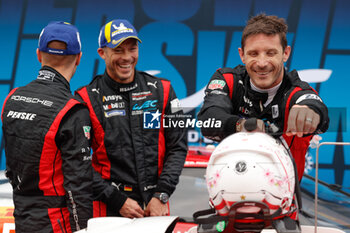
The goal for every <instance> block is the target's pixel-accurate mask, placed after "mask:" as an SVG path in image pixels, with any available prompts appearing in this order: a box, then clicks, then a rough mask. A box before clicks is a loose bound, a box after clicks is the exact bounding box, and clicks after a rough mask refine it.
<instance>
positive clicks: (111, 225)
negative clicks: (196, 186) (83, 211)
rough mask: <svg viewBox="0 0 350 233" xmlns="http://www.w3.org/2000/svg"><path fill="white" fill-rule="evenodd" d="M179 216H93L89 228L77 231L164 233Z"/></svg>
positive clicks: (83, 232)
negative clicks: (131, 217)
mask: <svg viewBox="0 0 350 233" xmlns="http://www.w3.org/2000/svg"><path fill="white" fill-rule="evenodd" d="M177 218H178V217H177V216H160V217H145V218H134V219H130V218H123V217H101V218H92V219H89V221H88V227H87V229H85V230H81V231H77V232H76V233H101V232H103V233H119V232H120V233H122V232H123V233H133V232H135V233H136V232H142V233H164V232H166V230H167V229H168V227H169V226H170V225H171V224H172V223H173V222H174V221H175V220H176V219H177Z"/></svg>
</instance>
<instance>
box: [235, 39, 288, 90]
mask: <svg viewBox="0 0 350 233" xmlns="http://www.w3.org/2000/svg"><path fill="white" fill-rule="evenodd" d="M238 51H239V55H240V57H241V60H242V62H243V63H244V64H245V65H246V69H247V72H248V74H249V77H250V79H251V81H252V82H253V84H254V85H255V86H256V87H258V88H261V89H269V88H271V87H274V86H276V85H278V84H279V83H280V82H281V81H282V79H283V71H284V69H283V67H284V62H286V61H287V60H288V58H289V55H290V51H291V48H290V46H287V47H286V48H285V49H284V50H283V48H282V44H281V40H280V37H279V35H278V34H275V35H266V34H263V33H260V34H254V35H250V36H248V37H247V39H246V41H245V45H244V48H243V49H242V48H239V49H238Z"/></svg>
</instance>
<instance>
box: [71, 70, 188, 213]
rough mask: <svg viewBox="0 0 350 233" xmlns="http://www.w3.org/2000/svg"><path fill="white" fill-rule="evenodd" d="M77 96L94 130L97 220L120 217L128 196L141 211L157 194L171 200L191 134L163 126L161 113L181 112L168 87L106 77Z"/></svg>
mask: <svg viewBox="0 0 350 233" xmlns="http://www.w3.org/2000/svg"><path fill="white" fill-rule="evenodd" d="M77 93H78V94H79V95H80V96H81V97H82V98H83V100H84V101H85V102H86V103H87V104H88V107H89V110H90V117H91V121H92V125H93V130H94V138H93V141H92V149H93V161H92V163H93V166H94V168H95V170H96V171H97V172H98V173H99V174H97V173H95V174H94V200H95V201H94V217H97V216H106V215H107V216H116V215H119V214H120V213H119V210H120V208H121V207H122V206H123V204H124V203H125V201H126V199H127V197H129V198H132V199H134V200H136V201H137V202H138V203H139V205H140V206H141V207H142V208H143V207H144V206H145V205H147V203H148V202H149V201H150V199H151V198H152V195H153V194H154V192H166V193H167V194H169V195H171V194H172V193H173V192H174V190H175V187H176V185H177V183H178V181H179V176H180V174H181V171H182V168H183V165H184V162H185V158H186V154H187V134H186V130H185V129H181V128H164V127H163V124H162V119H163V114H166V115H170V114H180V113H182V110H181V109H180V108H179V105H178V104H179V100H178V99H177V97H176V95H175V92H174V90H173V88H172V86H171V84H170V82H169V81H168V80H165V79H159V78H156V77H153V76H151V75H148V74H147V73H144V72H139V71H136V70H135V78H134V80H133V82H132V83H129V84H120V83H117V82H115V81H114V80H113V79H112V78H110V77H109V76H108V74H107V73H105V74H104V75H99V76H96V77H95V78H94V79H93V81H92V82H91V83H90V84H89V85H87V86H85V87H83V88H81V89H80V90H78V91H77ZM161 114H162V115H161ZM160 115H161V116H160Z"/></svg>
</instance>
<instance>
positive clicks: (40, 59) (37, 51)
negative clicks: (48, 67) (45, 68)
mask: <svg viewBox="0 0 350 233" xmlns="http://www.w3.org/2000/svg"><path fill="white" fill-rule="evenodd" d="M36 57H37V58H38V61H39V62H40V63H42V61H43V59H42V57H41V51H40V50H39V49H36Z"/></svg>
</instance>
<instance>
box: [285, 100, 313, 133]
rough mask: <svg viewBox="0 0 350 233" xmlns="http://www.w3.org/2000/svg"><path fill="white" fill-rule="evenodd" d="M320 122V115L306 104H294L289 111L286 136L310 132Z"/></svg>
mask: <svg viewBox="0 0 350 233" xmlns="http://www.w3.org/2000/svg"><path fill="white" fill-rule="evenodd" d="M319 123H320V116H319V115H318V114H317V113H316V112H315V111H314V110H312V109H310V108H309V107H308V106H306V105H294V106H293V107H292V108H291V109H290V112H289V116H288V128H287V131H286V135H287V136H292V135H297V136H298V137H302V136H303V135H304V134H312V133H313V132H315V130H316V129H317V126H318V124H319Z"/></svg>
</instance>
